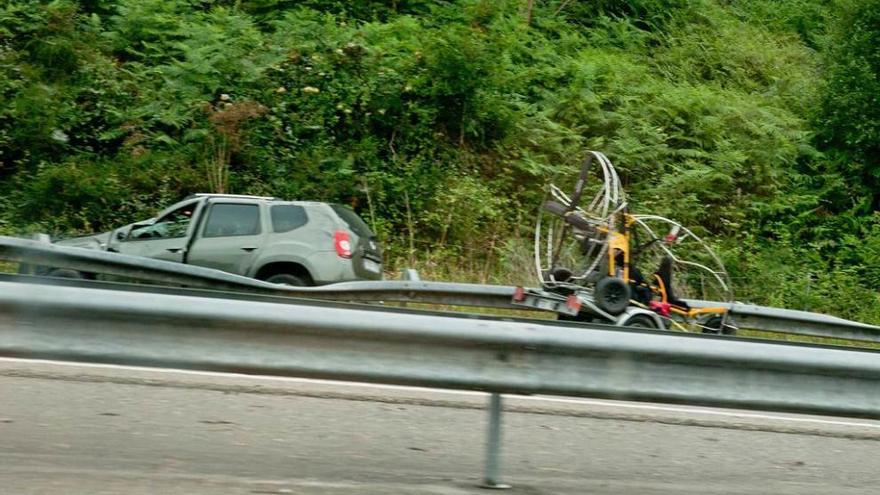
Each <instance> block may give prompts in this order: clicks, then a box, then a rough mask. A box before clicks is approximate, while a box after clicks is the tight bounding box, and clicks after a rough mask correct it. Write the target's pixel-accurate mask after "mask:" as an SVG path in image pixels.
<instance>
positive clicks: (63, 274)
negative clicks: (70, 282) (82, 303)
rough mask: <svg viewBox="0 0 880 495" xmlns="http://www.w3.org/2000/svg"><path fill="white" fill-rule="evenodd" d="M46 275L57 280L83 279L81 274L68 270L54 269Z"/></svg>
mask: <svg viewBox="0 0 880 495" xmlns="http://www.w3.org/2000/svg"><path fill="white" fill-rule="evenodd" d="M46 275H48V276H49V277H57V278H75V279H82V278H85V277H84V276H83V274H82V273H80V272H78V271H76V270H71V269H70V268H55V269H54V270H50V271H49V273H47V274H46Z"/></svg>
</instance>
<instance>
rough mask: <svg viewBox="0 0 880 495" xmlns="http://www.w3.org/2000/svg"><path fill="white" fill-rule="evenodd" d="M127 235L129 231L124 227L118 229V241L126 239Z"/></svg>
mask: <svg viewBox="0 0 880 495" xmlns="http://www.w3.org/2000/svg"><path fill="white" fill-rule="evenodd" d="M126 237H128V232H126V231H124V230H122V229H119V230H117V231H116V240H117V241H124V240H125V238H126Z"/></svg>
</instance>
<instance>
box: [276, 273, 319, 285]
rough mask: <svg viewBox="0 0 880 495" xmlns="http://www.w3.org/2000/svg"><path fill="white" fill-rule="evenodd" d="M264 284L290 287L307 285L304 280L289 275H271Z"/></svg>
mask: <svg viewBox="0 0 880 495" xmlns="http://www.w3.org/2000/svg"><path fill="white" fill-rule="evenodd" d="M266 282H269V283H270V284H281V285H291V286H294V287H306V286H307V285H309V284H307V283H306V281H305V280H303V279H302V278H300V277H297V276H296V275H291V274H289V273H279V274H277V275H272V276H271V277H269V278H267V279H266Z"/></svg>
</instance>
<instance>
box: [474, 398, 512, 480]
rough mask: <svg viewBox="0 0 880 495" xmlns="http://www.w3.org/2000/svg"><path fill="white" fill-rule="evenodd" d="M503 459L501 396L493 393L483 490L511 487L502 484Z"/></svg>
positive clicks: (490, 403)
mask: <svg viewBox="0 0 880 495" xmlns="http://www.w3.org/2000/svg"><path fill="white" fill-rule="evenodd" d="M500 457H501V394H496V393H493V394H492V395H491V396H490V398H489V438H488V441H487V443H486V479H485V480H484V481H483V484H482V485H481V486H482V487H483V488H492V489H495V490H504V489H507V488H510V485H505V484H504V483H501V480H500V477H499V474H498V468H499V464H500V461H501V459H500Z"/></svg>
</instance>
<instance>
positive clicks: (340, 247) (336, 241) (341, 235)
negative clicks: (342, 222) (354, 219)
mask: <svg viewBox="0 0 880 495" xmlns="http://www.w3.org/2000/svg"><path fill="white" fill-rule="evenodd" d="M333 247H334V248H335V249H336V254H337V255H338V256H339V257H340V258H351V238H350V237H349V236H348V232H346V231H344V230H337V231H336V233H335V234H333Z"/></svg>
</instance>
